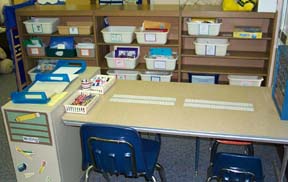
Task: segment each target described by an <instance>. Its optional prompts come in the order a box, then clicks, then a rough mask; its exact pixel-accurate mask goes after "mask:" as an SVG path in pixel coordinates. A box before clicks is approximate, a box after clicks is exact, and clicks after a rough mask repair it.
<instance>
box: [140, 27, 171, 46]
mask: <svg viewBox="0 0 288 182" xmlns="http://www.w3.org/2000/svg"><path fill="white" fill-rule="evenodd" d="M168 33H169V32H159V31H155V32H154V31H143V30H140V31H136V32H135V34H136V39H137V42H138V44H166V42H167V37H168Z"/></svg>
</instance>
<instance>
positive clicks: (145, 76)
mask: <svg viewBox="0 0 288 182" xmlns="http://www.w3.org/2000/svg"><path fill="white" fill-rule="evenodd" d="M140 76H141V80H144V81H152V82H170V81H171V77H172V73H171V72H156V71H145V72H142V73H140Z"/></svg>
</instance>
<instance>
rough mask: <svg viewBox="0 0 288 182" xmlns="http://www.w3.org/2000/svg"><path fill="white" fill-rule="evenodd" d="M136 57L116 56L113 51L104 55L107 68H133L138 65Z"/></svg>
mask: <svg viewBox="0 0 288 182" xmlns="http://www.w3.org/2000/svg"><path fill="white" fill-rule="evenodd" d="M138 58H139V55H138V56H137V57H136V58H116V57H115V56H114V51H112V52H110V53H108V54H107V55H106V56H105V59H106V61H107V64H108V67H109V68H114V69H134V68H135V67H136V66H137V65H138V63H139V62H138Z"/></svg>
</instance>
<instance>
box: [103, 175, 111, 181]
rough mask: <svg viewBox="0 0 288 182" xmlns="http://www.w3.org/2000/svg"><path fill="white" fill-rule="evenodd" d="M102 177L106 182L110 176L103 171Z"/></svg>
mask: <svg viewBox="0 0 288 182" xmlns="http://www.w3.org/2000/svg"><path fill="white" fill-rule="evenodd" d="M103 177H104V178H105V180H106V181H107V182H110V178H109V175H108V174H107V173H103Z"/></svg>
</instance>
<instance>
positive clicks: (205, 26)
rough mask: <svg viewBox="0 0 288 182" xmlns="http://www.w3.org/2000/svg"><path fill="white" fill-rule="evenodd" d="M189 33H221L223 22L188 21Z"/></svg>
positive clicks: (213, 34)
mask: <svg viewBox="0 0 288 182" xmlns="http://www.w3.org/2000/svg"><path fill="white" fill-rule="evenodd" d="M186 23H187V26H188V34H189V35H211V36H216V35H218V34H219V31H220V27H221V23H203V22H193V21H187V22H186Z"/></svg>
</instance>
